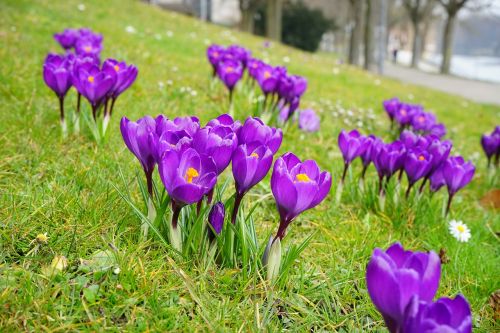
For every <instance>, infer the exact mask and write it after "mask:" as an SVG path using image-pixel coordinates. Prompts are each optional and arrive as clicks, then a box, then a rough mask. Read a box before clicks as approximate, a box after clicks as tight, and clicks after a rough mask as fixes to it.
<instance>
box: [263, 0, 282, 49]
mask: <svg viewBox="0 0 500 333" xmlns="http://www.w3.org/2000/svg"><path fill="white" fill-rule="evenodd" d="M282 11H283V0H268V1H267V12H266V35H267V37H269V38H270V39H274V40H277V41H280V40H281V19H282Z"/></svg>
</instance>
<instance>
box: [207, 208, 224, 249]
mask: <svg viewBox="0 0 500 333" xmlns="http://www.w3.org/2000/svg"><path fill="white" fill-rule="evenodd" d="M225 214H226V210H225V208H224V204H223V203H222V202H220V201H219V202H217V203H216V204H215V205H213V206H212V209H211V210H210V213H209V214H208V222H209V223H210V225H211V226H212V228H210V229H209V232H208V235H209V238H210V239H211V240H213V239H214V238H215V237H216V235H219V234H220V233H221V231H222V227H223V226H224V216H225Z"/></svg>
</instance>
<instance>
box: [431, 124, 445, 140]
mask: <svg viewBox="0 0 500 333" xmlns="http://www.w3.org/2000/svg"><path fill="white" fill-rule="evenodd" d="M428 134H431V135H434V136H437V137H438V138H442V137H443V136H445V135H446V127H445V126H444V124H435V125H433V126H432V127H431V128H430V129H429V131H428Z"/></svg>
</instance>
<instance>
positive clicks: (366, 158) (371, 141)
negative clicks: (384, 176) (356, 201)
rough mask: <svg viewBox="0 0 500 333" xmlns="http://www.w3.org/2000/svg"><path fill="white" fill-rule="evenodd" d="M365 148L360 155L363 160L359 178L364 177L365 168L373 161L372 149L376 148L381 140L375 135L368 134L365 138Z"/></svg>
mask: <svg viewBox="0 0 500 333" xmlns="http://www.w3.org/2000/svg"><path fill="white" fill-rule="evenodd" d="M364 144H365V146H366V150H365V151H364V152H363V154H361V155H360V158H361V161H362V162H363V170H362V171H361V179H364V178H365V174H366V170H367V169H368V166H369V165H370V163H372V162H373V157H372V155H373V153H372V150H374V149H376V148H377V146H378V145H380V144H382V140H380V139H379V138H377V137H376V136H375V135H373V134H370V135H369V136H368V137H366V140H365V143H364Z"/></svg>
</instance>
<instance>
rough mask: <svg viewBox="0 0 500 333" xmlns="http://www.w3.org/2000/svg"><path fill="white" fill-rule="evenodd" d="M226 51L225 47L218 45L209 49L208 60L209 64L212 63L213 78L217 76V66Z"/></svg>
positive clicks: (213, 45)
mask: <svg viewBox="0 0 500 333" xmlns="http://www.w3.org/2000/svg"><path fill="white" fill-rule="evenodd" d="M225 51H226V50H225V49H224V47H222V46H220V45H216V44H212V45H210V46H209V47H208V48H207V59H208V62H210V65H212V69H213V72H212V76H213V77H215V75H216V74H217V65H218V64H219V61H220V59H221V58H222V55H223V54H224V52H225Z"/></svg>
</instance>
